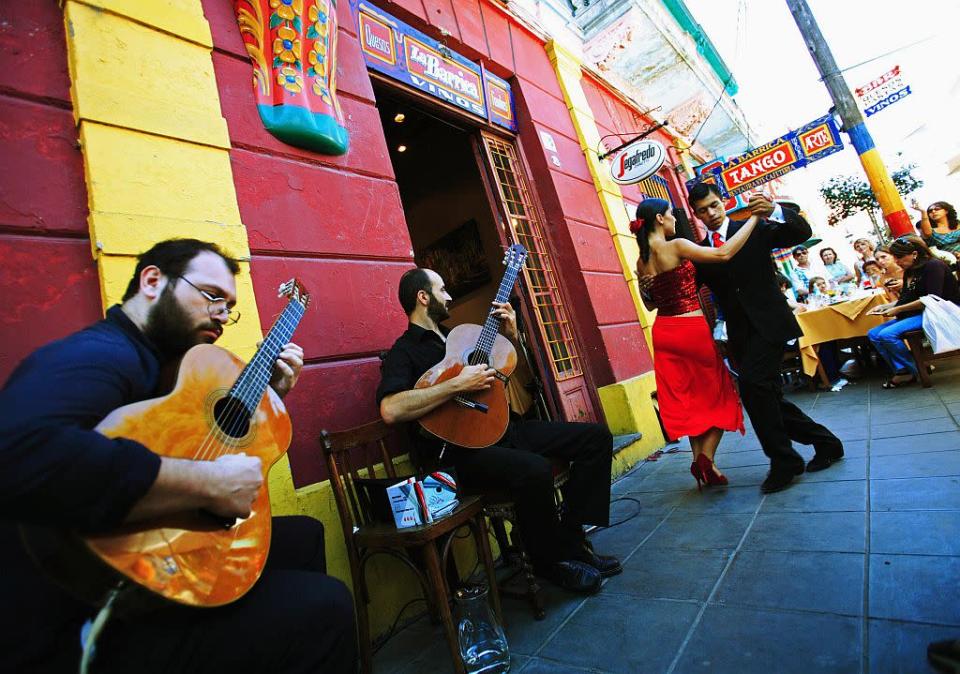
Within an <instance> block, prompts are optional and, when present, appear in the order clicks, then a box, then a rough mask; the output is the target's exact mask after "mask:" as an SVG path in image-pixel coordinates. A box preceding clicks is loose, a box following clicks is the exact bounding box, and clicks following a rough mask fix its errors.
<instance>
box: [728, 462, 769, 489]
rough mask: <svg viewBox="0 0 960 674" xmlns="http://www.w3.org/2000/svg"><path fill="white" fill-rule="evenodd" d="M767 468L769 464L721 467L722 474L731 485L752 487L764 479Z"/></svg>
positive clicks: (757, 485) (758, 484) (755, 486)
mask: <svg viewBox="0 0 960 674" xmlns="http://www.w3.org/2000/svg"><path fill="white" fill-rule="evenodd" d="M769 470H770V466H769V465H768V464H760V465H753V466H733V467H730V468H728V467H726V466H724V467H722V468H721V471H722V472H723V474H724V475H726V476H727V479H728V480H729V481H730V485H731V486H736V487H749V486H752V487H753V488H754V489H756V488H757V487H759V486H760V484H761V483H762V482H763V481H764V479H766V477H767V473H768V472H769ZM757 491H759V489H757Z"/></svg>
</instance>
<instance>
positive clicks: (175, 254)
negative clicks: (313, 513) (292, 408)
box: [0, 239, 357, 674]
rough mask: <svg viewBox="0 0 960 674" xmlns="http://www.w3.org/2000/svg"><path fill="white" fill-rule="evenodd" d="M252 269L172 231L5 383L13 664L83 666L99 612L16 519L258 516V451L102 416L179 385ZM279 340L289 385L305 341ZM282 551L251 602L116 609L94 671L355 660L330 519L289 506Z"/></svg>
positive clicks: (0, 393) (6, 578)
mask: <svg viewBox="0 0 960 674" xmlns="http://www.w3.org/2000/svg"><path fill="white" fill-rule="evenodd" d="M239 270H240V267H239V265H238V263H237V262H236V261H235V260H233V259H231V258H230V257H228V256H227V255H225V254H224V253H223V252H222V251H221V250H220V249H219V248H218V247H217V246H216V245H214V244H211V243H207V242H203V241H198V240H195V239H172V240H168V241H163V242H161V243H158V244H157V245H155V246H154V247H152V248H151V249H150V250H148V251H147V252H145V253H143V254H142V255H140V257H139V259H138V263H137V266H136V271H135V273H134V275H133V278H131V280H130V283H129V286H128V288H127V291H126V294H125V295H124V298H123V303H122V304H120V305H117V306H114V307H111V308H110V309H109V310H108V311H107V314H106V318H105V319H104V320H102V321H100V322H98V323H96V324H94V325H92V326H90V327H88V328H86V329H84V330H81V331H80V332H77V333H74V334H72V335H70V336H68V337H66V338H64V339H61V340H58V341H55V342H53V343H51V344H48V345H47V346H45V347H43V348H41V349H39V350H37V351H36V352H34V353H33V354H32V355H30V356H28V357H27V358H26V359H25V360H24V361H23V362H22V363H21V364H20V365H19V366H18V367H17V369H16V370H15V371H14V372H13V374H12V375H11V376H10V378H9V380H8V381H7V382H6V385H5V386H4V388H3V389H2V390H0V409H3V415H2V417H0V504H2V506H0V507H2V513H3V520H4V522H3V524H2V525H0V536H2V537H3V539H4V540H6V543H5V544H4V546H3V549H4V551H5V553H4V562H3V573H2V574H0V588H2V595H0V596H2V603H3V611H4V614H5V616H4V617H5V620H4V624H5V627H4V629H3V630H2V632H0V634H2V637H0V639H2V644H0V646H2V647H0V670H2V671H17V672H76V671H77V665H78V663H79V662H80V658H81V631H82V629H84V625H85V624H86V625H87V626H89V625H90V622H89V621H90V619H91V618H92V617H93V615H94V614H95V613H96V608H94V607H92V606H90V605H89V604H86V603H84V602H81V601H79V600H77V599H75V598H74V597H73V596H72V595H71V594H69V593H68V592H66V591H65V590H63V589H61V588H60V587H59V586H58V585H56V584H55V583H54V582H52V581H51V580H49V579H48V578H47V576H46V575H44V574H43V573H41V571H40V570H39V569H38V568H37V566H36V565H35V564H34V558H32V557H31V556H30V554H28V550H27V549H26V547H25V544H24V540H21V536H20V532H19V531H18V525H29V526H32V527H42V528H50V529H64V530H71V531H75V532H80V533H89V534H97V533H99V532H107V531H112V530H115V529H117V528H118V527H121V526H123V525H135V524H137V523H143V522H146V521H148V520H150V519H151V518H161V517H172V516H177V515H180V514H183V513H199V512H200V511H204V512H206V513H209V514H210V515H212V516H215V517H218V518H224V519H225V520H226V521H230V522H235V521H236V518H240V519H241V520H242V519H243V518H247V517H248V516H250V515H251V505H252V504H253V503H254V500H255V498H258V495H259V493H260V491H261V489H262V488H265V487H264V485H263V472H262V469H263V466H262V465H261V459H260V458H259V457H256V456H250V455H248V454H246V453H243V452H240V453H234V454H224V455H221V456H220V457H219V458H217V459H216V460H206V461H201V460H190V459H178V458H170V457H168V456H160V455H158V454H157V453H154V452H153V451H151V449H150V447H147V446H145V445H144V444H141V443H139V442H135V441H133V440H130V439H127V438H124V437H113V438H111V437H107V436H106V435H102V434H101V433H99V432H97V431H95V430H93V429H94V427H95V426H97V425H98V424H99V423H100V422H101V420H102V419H104V417H106V416H107V415H109V414H110V413H111V412H112V411H114V410H116V409H117V408H120V407H123V406H125V405H128V404H130V403H134V402H139V401H144V400H147V399H152V398H156V397H157V396H159V395H163V394H165V393H167V392H169V390H170V389H169V387H170V386H171V385H172V383H173V382H172V381H169V382H167V381H166V380H167V379H169V377H166V376H165V374H167V373H168V372H170V371H171V370H175V369H176V365H177V363H178V362H179V360H180V358H181V357H182V356H184V354H185V352H186V351H187V350H188V349H190V348H191V347H193V346H196V345H200V344H212V343H213V342H215V341H216V340H217V338H219V337H220V335H221V333H222V332H223V329H224V327H225V326H228V325H231V324H232V323H235V322H236V321H237V320H238V319H239V313H238V312H237V310H236V309H235V308H234V304H235V303H236V297H237V290H236V282H235V280H234V276H235V275H236V274H237V273H238V272H239ZM277 348H279V357H278V358H277V360H276V362H275V363H274V365H273V377H272V379H271V381H270V386H271V387H272V388H273V391H274V392H275V393H276V394H277V395H279V396H283V395H285V394H286V393H288V392H289V391H290V389H291V388H293V386H294V385H295V384H296V382H297V378H298V377H299V375H300V370H301V368H302V367H303V350H302V349H301V348H300V347H299V346H297V345H296V344H293V343H288V344H285V345H282V346H280V345H277ZM266 369H269V363H266V364H265V370H266ZM160 430H162V429H157V433H158V434H159V432H160ZM33 552H34V551H33V549H32V548H31V550H30V553H31V554H32V553H33ZM269 552H270V554H269V557H268V562H267V564H266V567H265V569H264V570H263V572H262V575H260V577H259V580H256V582H255V584H254V585H253V587H252V589H250V590H249V591H248V592H247V593H246V594H244V595H243V596H242V597H240V598H239V599H238V600H237V601H234V602H232V603H227V604H226V605H223V606H217V607H215V608H195V607H192V606H183V605H179V604H174V603H163V604H162V606H161V607H160V608H157V609H154V610H151V611H148V612H145V613H142V614H138V615H129V616H128V615H117V616H115V617H111V618H110V619H109V620H107V622H106V624H105V627H104V629H103V631H102V633H101V634H100V637H99V639H98V640H97V642H96V649H95V655H94V656H93V662H92V665H93V671H96V672H98V673H99V672H198V673H199V672H203V673H204V674H209V673H211V672H224V673H226V672H230V673H231V674H232V673H235V672H240V671H256V672H321V671H322V672H338V673H339V672H354V671H356V662H357V646H356V636H355V632H354V617H353V602H352V599H351V596H350V592H349V591H348V590H347V588H346V586H345V585H344V584H343V583H341V582H340V581H339V580H336V579H334V578H331V577H329V576H327V575H326V574H325V572H324V571H325V566H326V564H325V557H324V542H323V528H322V526H321V525H320V524H319V522H316V521H315V520H312V519H310V518H306V517H286V518H284V517H280V518H275V519H274V521H273V536H272V542H271V545H270V550H269ZM174 561H175V560H174ZM158 601H159V600H158Z"/></svg>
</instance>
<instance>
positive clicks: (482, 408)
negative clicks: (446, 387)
mask: <svg viewBox="0 0 960 674" xmlns="http://www.w3.org/2000/svg"><path fill="white" fill-rule="evenodd" d="M454 400H456V401H457V403H458V404H459V405H463V406H464V407H466V408H468V409H471V410H476V411H477V412H483V413H484V414H486V413H487V411H488V410H489V409H490V407H489V406H488V405H484V404H483V403H478V402H477V401H476V400H470V398H464V397H463V396H457V397H456V398H454Z"/></svg>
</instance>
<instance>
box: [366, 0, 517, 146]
mask: <svg viewBox="0 0 960 674" xmlns="http://www.w3.org/2000/svg"><path fill="white" fill-rule="evenodd" d="M354 10H355V13H356V16H357V28H358V35H359V36H360V49H361V50H362V51H363V58H364V60H365V61H366V64H367V67H368V68H371V69H373V70H376V71H377V72H380V73H383V74H384V75H386V76H388V77H390V78H392V79H395V80H397V81H399V82H403V83H404V84H407V85H409V86H411V87H414V88H415V89H418V90H419V91H422V92H423V93H425V94H428V95H430V96H433V97H434V98H437V99H439V100H441V101H444V102H445V103H449V104H450V105H455V106H457V107H458V108H461V109H462V110H466V111H467V112H469V113H472V114H474V115H477V116H478V117H482V118H484V119H486V120H487V121H489V122H491V123H493V124H497V125H498V126H502V127H504V128H507V129H510V130H511V131H516V130H517V123H516V116H515V115H514V106H513V92H512V91H511V89H510V84H509V83H508V82H507V81H506V80H504V79H501V78H499V77H497V76H496V75H494V74H493V73H491V72H488V71H487V70H486V69H485V68H484V67H483V66H482V65H478V64H476V63H473V62H472V61H470V60H469V59H467V58H465V57H463V56H461V55H460V54H458V53H456V52H454V51H452V50H450V49H449V48H448V47H446V46H444V45H442V44H440V43H439V42H437V41H436V40H433V39H431V38H430V37H428V36H427V35H424V34H423V33H421V32H420V31H418V30H416V29H415V28H413V27H411V26H408V25H407V24H405V23H403V22H402V21H400V20H399V19H395V18H394V17H393V16H391V15H389V14H387V13H386V12H384V11H383V10H381V9H378V8H377V7H374V6H373V5H371V4H369V3H367V2H365V0H357V1H356V2H355V5H354Z"/></svg>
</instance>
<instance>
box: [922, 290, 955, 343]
mask: <svg viewBox="0 0 960 674" xmlns="http://www.w3.org/2000/svg"><path fill="white" fill-rule="evenodd" d="M920 301H921V302H922V303H923V332H924V334H926V336H927V339H928V340H929V341H930V346H931V347H932V348H933V352H934V353H944V352H946V351H956V350H960V306H957V305H956V304H954V303H953V302H950V301H948V300H945V299H941V298H939V297H937V296H936V295H924V296H923V297H921V298H920Z"/></svg>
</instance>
